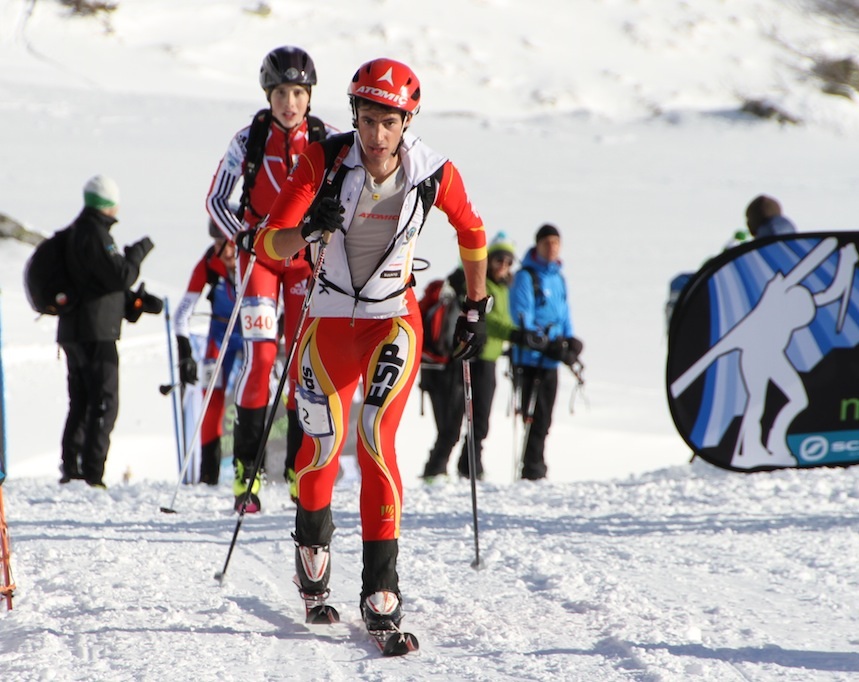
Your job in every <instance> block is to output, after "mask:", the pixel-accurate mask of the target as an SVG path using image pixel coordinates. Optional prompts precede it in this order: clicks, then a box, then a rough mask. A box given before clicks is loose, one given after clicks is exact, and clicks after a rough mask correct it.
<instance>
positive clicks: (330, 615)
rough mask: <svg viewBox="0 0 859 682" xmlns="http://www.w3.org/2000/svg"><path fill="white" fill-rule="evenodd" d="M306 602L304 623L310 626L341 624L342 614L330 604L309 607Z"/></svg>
mask: <svg viewBox="0 0 859 682" xmlns="http://www.w3.org/2000/svg"><path fill="white" fill-rule="evenodd" d="M306 602H307V600H305V610H306V614H305V618H304V622H305V623H307V624H308V625H332V624H334V623H339V622H340V614H339V613H338V612H337V609H335V608H334V607H333V606H331V605H330V604H316V605H314V606H308V605H307V603H306Z"/></svg>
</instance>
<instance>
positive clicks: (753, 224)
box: [746, 194, 796, 239]
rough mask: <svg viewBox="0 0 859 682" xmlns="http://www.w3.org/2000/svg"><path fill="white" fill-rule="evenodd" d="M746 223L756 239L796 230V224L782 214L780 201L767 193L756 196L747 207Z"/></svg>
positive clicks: (791, 232) (790, 232)
mask: <svg viewBox="0 0 859 682" xmlns="http://www.w3.org/2000/svg"><path fill="white" fill-rule="evenodd" d="M746 225H748V227H749V232H750V233H751V235H752V237H754V238H755V239H760V238H761V237H771V236H773V235H777V234H793V233H794V232H796V226H795V225H794V224H793V223H792V222H791V221H790V220H788V219H787V218H785V217H784V216H783V215H782V213H781V205H780V204H779V203H778V201H776V200H775V199H773V198H772V197H769V196H767V195H766V194H761V195H760V196H757V197H755V198H754V199H752V201H751V203H749V205H748V206H747V207H746Z"/></svg>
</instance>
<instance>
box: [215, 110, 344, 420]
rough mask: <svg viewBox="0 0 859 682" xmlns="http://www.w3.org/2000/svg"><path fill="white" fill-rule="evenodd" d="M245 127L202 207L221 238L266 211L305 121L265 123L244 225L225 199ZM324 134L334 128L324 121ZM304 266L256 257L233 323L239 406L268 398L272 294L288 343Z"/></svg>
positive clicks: (300, 143)
mask: <svg viewBox="0 0 859 682" xmlns="http://www.w3.org/2000/svg"><path fill="white" fill-rule="evenodd" d="M249 130H250V126H248V127H246V128H243V129H242V130H240V131H239V132H238V133H237V134H236V135H235V136H234V137H233V139H232V141H231V142H230V145H229V147H228V149H227V153H226V154H225V155H224V157H223V159H222V160H221V163H220V164H219V166H218V170H217V172H216V173H215V176H214V178H213V179H212V185H211V187H210V188H209V194H208V196H207V198H206V208H207V209H208V211H209V215H211V217H212V219H213V220H214V221H215V223H216V224H217V225H218V227H219V228H220V229H221V230H222V231H223V232H224V234H225V235H226V236H227V238H229V239H231V240H235V236H236V233H237V232H238V231H240V230H243V229H245V227H246V226H247V227H254V226H255V225H256V224H257V223H258V222H259V221H260V220H261V219H262V218H263V217H264V216H265V215H266V214H267V213H268V211H269V209H270V207H271V205H272V203H273V202H274V200H275V198H276V197H277V195H278V192H279V191H280V187H281V185H282V184H283V183H284V181H285V180H286V177H287V176H288V175H289V172H290V170H291V169H292V167H293V166H294V165H295V161H296V159H297V158H298V156H299V155H300V154H301V153H302V152H303V151H304V150H305V149H306V148H307V145H308V144H309V142H308V137H307V120H306V119H305V120H304V121H303V122H302V123H301V124H300V125H298V126H296V127H295V128H292V129H290V130H288V131H287V130H284V129H283V128H282V127H281V126H279V125H278V124H277V123H276V122H274V121H273V122H272V123H271V125H270V126H269V132H268V139H267V140H266V145H265V156H264V159H263V163H262V165H261V167H260V170H259V172H258V173H257V176H256V181H255V182H254V186H253V189H252V190H251V193H250V202H249V205H248V207H247V209H246V210H245V213H244V216H243V221H244V224H242V223H241V222H239V220H238V219H237V218H236V217H235V216H234V215H233V213H232V212H231V211H230V207H229V203H228V200H229V198H230V196H231V195H232V194H233V191H234V190H235V187H236V184H237V183H238V182H239V180H240V179H241V178H242V173H243V169H244V166H245V159H246V155H247V141H248V133H249ZM326 132H327V133H328V135H330V134H332V133H333V132H336V131H335V129H333V128H330V127H328V126H326ZM249 259H250V256H249V255H248V254H247V253H246V252H244V251H241V252H240V253H239V258H238V273H237V283H238V282H241V281H243V278H244V275H245V273H246V272H247V267H248V262H249ZM309 276H310V265H309V264H308V263H307V261H306V260H305V259H304V258H303V257H301V256H300V254H299V257H296V258H293V259H290V260H286V261H278V262H274V261H271V260H266V261H265V262H263V261H262V260H258V261H257V263H256V265H255V266H254V269H253V272H252V273H251V275H250V279H249V280H248V283H247V288H246V289H245V292H244V296H243V298H242V304H241V306H242V308H241V315H240V317H239V320H238V324H239V326H240V327H241V331H242V336H243V337H244V340H245V344H244V364H243V366H242V372H241V376H240V378H239V381H238V384H237V386H236V404H237V405H238V406H239V407H242V408H249V409H253V408H264V407H265V406H266V405H267V404H268V401H269V384H270V381H269V379H270V376H271V369H272V366H273V365H274V361H275V358H276V356H277V331H278V330H277V317H278V305H277V304H278V299H279V298H280V297H281V296H282V300H283V338H284V339H285V340H286V342H287V343H289V342H290V341H291V340H292V338H293V334H294V333H295V327H296V325H297V324H298V318H299V314H300V311H301V306H302V304H303V302H304V295H305V292H306V288H305V285H306V282H307V278H308V277H309ZM296 378H297V377H296V374H295V370H294V369H293V371H292V372H290V384H291V387H290V388H291V390H290V392H289V403H288V405H287V407H288V409H295V407H294V405H295V403H294V386H295V380H296Z"/></svg>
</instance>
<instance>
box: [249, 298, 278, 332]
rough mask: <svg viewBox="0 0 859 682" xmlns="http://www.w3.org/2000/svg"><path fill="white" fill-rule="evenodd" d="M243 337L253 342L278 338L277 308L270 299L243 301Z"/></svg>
mask: <svg viewBox="0 0 859 682" xmlns="http://www.w3.org/2000/svg"><path fill="white" fill-rule="evenodd" d="M241 323H242V337H243V338H245V339H250V340H252V341H271V340H274V339H276V338H277V308H276V306H275V302H274V301H273V300H272V299H270V298H260V297H256V296H254V297H249V298H245V299H242V312H241Z"/></svg>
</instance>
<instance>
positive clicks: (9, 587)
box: [0, 486, 15, 611]
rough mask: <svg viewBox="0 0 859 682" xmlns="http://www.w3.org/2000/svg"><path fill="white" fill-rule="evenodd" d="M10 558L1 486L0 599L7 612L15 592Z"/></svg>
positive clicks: (10, 607)
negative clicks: (3, 602)
mask: <svg viewBox="0 0 859 682" xmlns="http://www.w3.org/2000/svg"><path fill="white" fill-rule="evenodd" d="M10 556H11V552H10V551H9V529H8V527H7V526H6V511H5V507H4V506H3V486H0V598H3V599H5V600H6V609H7V610H9V611H11V610H12V593H13V592H14V591H15V583H14V582H13V581H12V564H11V561H10Z"/></svg>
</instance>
